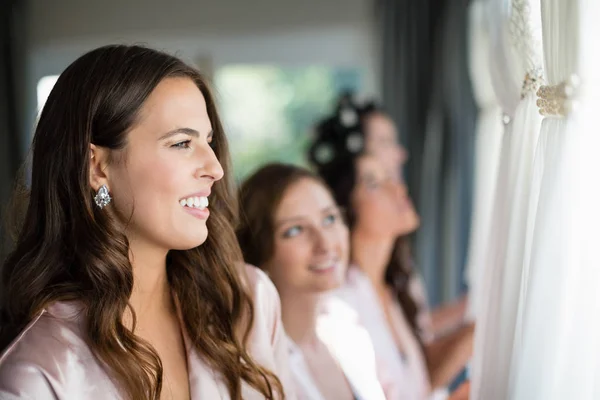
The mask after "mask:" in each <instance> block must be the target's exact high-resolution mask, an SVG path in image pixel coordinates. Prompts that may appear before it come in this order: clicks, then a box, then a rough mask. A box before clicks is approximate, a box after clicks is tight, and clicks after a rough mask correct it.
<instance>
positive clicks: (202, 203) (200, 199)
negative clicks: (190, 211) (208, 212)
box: [179, 196, 208, 210]
mask: <svg viewBox="0 0 600 400" xmlns="http://www.w3.org/2000/svg"><path fill="white" fill-rule="evenodd" d="M179 204H180V205H181V206H182V207H190V208H197V209H200V210H203V209H205V208H206V207H208V197H206V196H194V197H188V198H187V199H181V200H179Z"/></svg>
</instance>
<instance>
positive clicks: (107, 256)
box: [2, 45, 283, 400]
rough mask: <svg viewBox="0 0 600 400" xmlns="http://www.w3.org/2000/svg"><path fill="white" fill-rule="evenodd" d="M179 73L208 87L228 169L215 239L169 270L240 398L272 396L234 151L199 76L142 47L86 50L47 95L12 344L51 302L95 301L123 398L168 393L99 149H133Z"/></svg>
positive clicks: (14, 290) (201, 342)
mask: <svg viewBox="0 0 600 400" xmlns="http://www.w3.org/2000/svg"><path fill="white" fill-rule="evenodd" d="M170 77H185V78H189V79H190V80H192V81H193V82H194V83H195V84H196V85H197V87H198V89H199V90H200V91H201V92H202V94H203V96H204V99H205V100H206V107H207V111H208V116H209V118H210V121H211V123H212V127H213V131H214V141H213V143H214V151H215V154H216V156H217V158H218V159H219V161H220V162H221V164H222V165H223V169H224V170H225V172H226V176H225V177H224V179H222V180H220V181H218V182H216V183H215V185H214V187H213V193H214V198H215V201H213V203H212V204H211V211H212V212H211V217H210V219H209V220H208V221H207V225H208V229H209V231H210V235H209V236H208V238H207V240H206V242H205V243H204V244H202V246H199V247H196V248H194V249H191V250H186V251H171V252H169V255H168V260H167V275H168V279H169V283H170V285H171V287H172V290H173V292H174V294H175V296H176V297H177V299H178V300H179V305H180V310H181V314H182V319H183V324H184V326H185V329H186V331H187V333H188V334H189V337H190V339H191V341H192V342H193V344H194V347H195V348H196V350H197V351H198V352H201V354H202V356H203V357H204V359H205V360H206V361H207V363H208V364H209V366H210V367H212V368H213V369H215V370H216V371H219V372H220V373H221V374H222V375H223V377H224V380H225V382H226V384H227V386H228V389H229V393H230V395H231V397H232V398H233V399H241V384H242V381H246V382H247V383H248V384H249V385H251V386H252V387H254V388H255V389H257V390H258V391H259V392H260V393H262V394H263V395H264V396H265V398H269V399H271V398H275V396H276V393H279V394H281V396H283V390H282V387H281V383H280V382H279V380H278V379H277V377H276V376H275V375H274V374H273V373H271V372H269V371H267V370H266V369H265V368H263V367H261V366H259V365H258V364H257V363H255V362H254V361H253V359H252V357H251V356H250V354H249V353H248V352H247V350H246V347H245V343H246V341H247V338H248V335H249V332H250V329H251V325H252V322H253V310H254V308H253V299H252V297H251V294H250V291H249V289H248V287H246V281H245V280H244V275H243V272H242V271H241V270H240V267H241V266H242V265H243V264H242V263H241V261H242V257H241V252H240V249H239V246H238V244H237V241H236V238H235V232H234V229H233V225H232V221H235V220H236V214H237V207H236V206H235V198H234V196H233V194H232V192H231V188H232V185H231V181H230V178H229V177H228V176H227V172H228V171H229V159H228V158H229V152H228V147H227V141H226V137H225V134H224V132H223V127H222V125H221V123H220V120H219V117H218V114H217V109H216V106H215V101H214V99H213V96H212V95H211V92H210V90H209V88H208V86H207V83H206V80H205V79H204V78H203V77H202V76H201V75H200V73H199V72H198V71H196V70H195V69H193V68H191V67H189V66H188V65H186V64H185V63H183V62H182V61H181V60H179V59H177V58H175V57H173V56H170V55H168V54H165V53H162V52H158V51H155V50H151V49H147V48H144V47H139V46H123V45H115V46H106V47H101V48H98V49H96V50H93V51H91V52H89V53H87V54H85V55H83V56H82V57H80V58H79V59H77V60H76V61H75V62H73V63H72V64H71V65H70V66H69V67H68V68H67V69H66V70H65V71H64V72H63V73H62V75H61V76H60V77H59V79H58V81H57V83H56V85H55V87H54V88H53V90H52V92H51V93H50V96H49V97H48V101H47V103H46V105H45V107H44V109H43V111H42V113H41V116H40V119H39V123H38V125H37V129H36V132H35V136H34V139H33V153H32V154H33V158H32V162H33V164H32V176H31V189H30V196H29V203H28V206H27V210H26V214H25V217H24V220H23V222H22V226H21V227H20V229H19V234H18V239H17V242H16V246H15V249H14V250H13V251H12V253H11V254H10V255H9V257H8V258H7V261H6V263H5V265H4V268H3V271H2V283H3V286H4V291H3V293H2V294H3V313H2V317H3V321H2V328H3V332H2V333H3V346H4V347H5V346H6V345H7V343H8V341H10V340H11V339H12V338H14V337H15V336H16V335H17V334H18V332H19V331H20V330H21V329H23V327H24V326H25V325H26V324H27V323H28V322H29V321H31V319H32V318H33V317H34V316H35V315H36V314H38V313H39V312H40V311H41V310H42V309H43V308H45V307H47V306H48V305H50V304H51V303H53V302H55V301H59V300H76V301H79V302H81V303H82V304H83V306H84V308H85V315H86V319H85V324H86V325H85V331H86V334H87V339H88V343H89V345H90V347H91V349H92V351H93V352H94V354H95V355H96V356H97V357H98V358H99V359H101V360H102V361H103V362H104V363H105V364H106V365H107V366H108V368H109V370H110V371H111V373H112V374H113V375H114V377H115V378H116V379H117V381H118V382H119V383H120V385H121V387H122V389H123V390H124V394H125V395H126V396H127V397H129V398H130V399H132V400H138V399H158V398H159V397H160V392H161V385H162V364H161V361H160V358H159V356H158V354H157V353H156V351H155V350H154V349H153V348H152V347H151V346H150V344H149V343H147V342H145V341H143V340H141V339H140V338H139V337H137V336H136V335H135V333H134V331H130V330H129V329H127V328H126V327H125V326H124V325H123V321H122V316H123V313H124V312H125V310H126V309H128V308H130V307H129V303H128V301H129V298H130V295H131V291H132V286H133V272H132V267H131V263H130V260H129V257H128V249H129V245H128V241H127V238H126V236H125V234H124V233H123V232H124V231H123V227H122V226H120V224H119V223H118V220H117V218H116V217H115V215H114V210H113V209H112V207H107V208H105V209H102V210H101V209H99V208H98V207H96V206H95V205H94V202H93V197H94V193H93V190H92V188H91V186H90V183H89V167H90V166H89V148H90V144H95V145H97V146H101V147H105V148H108V149H113V150H114V149H122V148H124V147H125V146H127V133H128V131H129V130H130V129H131V128H132V127H133V126H134V125H135V124H136V122H137V120H138V118H139V112H140V109H141V107H142V106H143V104H144V102H145V101H146V99H147V98H148V96H149V95H150V94H151V92H152V91H153V90H154V88H155V87H156V86H157V85H158V84H159V83H160V82H161V81H162V80H164V79H166V78H170ZM131 311H133V310H131ZM134 319H135V318H134ZM240 333H241V334H240Z"/></svg>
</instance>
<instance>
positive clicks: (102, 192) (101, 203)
mask: <svg viewBox="0 0 600 400" xmlns="http://www.w3.org/2000/svg"><path fill="white" fill-rule="evenodd" d="M111 200H112V198H111V197H110V194H108V188H107V187H106V185H102V186H100V189H98V193H96V196H95V197H94V201H95V202H96V205H97V206H98V207H100V209H101V210H102V209H103V208H104V207H106V206H107V205H108V203H110V201H111Z"/></svg>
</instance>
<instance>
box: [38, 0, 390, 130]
mask: <svg viewBox="0 0 600 400" xmlns="http://www.w3.org/2000/svg"><path fill="white" fill-rule="evenodd" d="M374 3H375V2H374V0H220V1H218V0H202V1H200V0H196V1H194V0H187V1H186V0H170V1H169V2H167V1H164V0H163V1H157V0H97V1H92V0H51V1H49V0H30V21H29V31H28V36H29V52H28V61H29V66H30V67H29V69H28V71H27V77H28V78H27V82H28V86H29V87H28V89H27V90H28V93H31V96H28V97H30V98H31V100H30V101H29V105H30V108H31V106H33V110H32V112H31V113H30V115H29V117H30V118H31V120H33V118H34V116H35V96H36V95H35V86H36V84H37V82H38V80H39V79H40V78H42V77H44V76H46V75H55V74H59V73H60V72H61V71H62V70H63V69H64V68H65V67H66V66H67V65H68V64H69V63H70V62H71V61H73V60H74V59H75V58H77V57H78V56H79V55H81V54H82V53H84V52H85V51H87V50H90V49H92V48H93V47H97V46H100V45H104V44H108V43H144V44H147V45H149V46H151V47H155V48H159V49H163V50H166V51H169V52H176V53H177V54H178V55H179V56H181V57H182V58H184V59H187V60H188V61H192V62H196V61H197V60H199V59H206V58H209V59H210V60H211V62H212V64H213V66H214V67H216V68H218V67H219V66H221V65H225V64H230V63H278V64H283V65H308V64H324V65H333V66H357V67H359V68H362V69H363V70H364V71H365V85H364V86H365V91H366V92H368V93H369V94H374V95H377V94H379V93H380V90H379V87H378V81H379V79H378V67H377V59H378V57H377V50H376V46H375V45H374V35H373V30H374V23H373V15H374ZM29 126H31V123H29Z"/></svg>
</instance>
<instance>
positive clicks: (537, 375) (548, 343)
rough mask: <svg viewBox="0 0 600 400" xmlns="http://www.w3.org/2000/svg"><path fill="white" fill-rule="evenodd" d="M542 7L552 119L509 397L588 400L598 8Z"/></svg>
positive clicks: (592, 371) (577, 4) (592, 370)
mask: <svg viewBox="0 0 600 400" xmlns="http://www.w3.org/2000/svg"><path fill="white" fill-rule="evenodd" d="M542 5H543V26H544V46H545V52H546V67H547V71H548V84H549V85H550V86H548V87H547V88H545V89H544V88H543V89H542V90H541V91H540V106H541V110H542V112H544V113H545V114H546V119H545V120H544V123H543V128H542V132H541V136H540V144H539V149H538V157H537V158H536V164H537V165H536V171H537V175H536V180H539V196H538V203H537V213H536V215H535V219H534V221H533V222H532V223H531V225H532V226H533V229H532V232H533V234H532V239H531V241H530V245H531V250H530V256H529V258H528V259H526V260H525V261H526V262H527V263H528V264H527V265H525V270H524V271H525V272H528V273H527V274H525V275H524V279H523V285H522V293H523V296H522V304H521V307H520V310H521V312H520V320H519V325H518V328H519V329H518V331H517V334H518V335H519V336H518V337H519V338H520V342H521V344H520V346H519V347H518V348H516V349H515V350H516V351H515V354H516V357H515V362H514V365H513V368H512V380H511V394H512V396H511V398H514V399H523V400H525V399H527V400H529V399H543V400H547V399H550V400H553V399H557V400H558V399H564V398H572V399H577V400H588V399H589V400H592V399H598V398H600V384H599V383H598V382H600V359H599V357H598V354H600V353H599V351H600V344H599V339H600V323H599V317H598V316H599V315H600V291H598V283H599V282H600V268H599V263H598V251H597V248H598V244H599V243H600V241H599V240H600V235H599V234H598V228H599V227H600V212H599V211H598V210H599V204H600V190H599V188H598V183H597V182H598V179H597V174H598V171H600V161H599V157H598V149H599V148H600V140H599V138H598V131H597V123H596V121H597V113H598V110H599V109H600V108H599V107H600V101H599V98H598V97H599V96H598V92H599V90H600V80H599V79H598V71H599V70H600V69H599V68H600V62H599V51H600V48H599V46H598V42H597V37H598V36H597V35H598V33H599V30H598V28H597V26H598V18H599V17H600V6H599V5H598V2H597V0H579V1H577V0H543V2H542ZM575 73H577V74H578V75H574V74H575ZM576 76H578V77H577V78H575V77H576ZM580 81H581V86H579V82H580ZM576 106H578V107H576Z"/></svg>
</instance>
